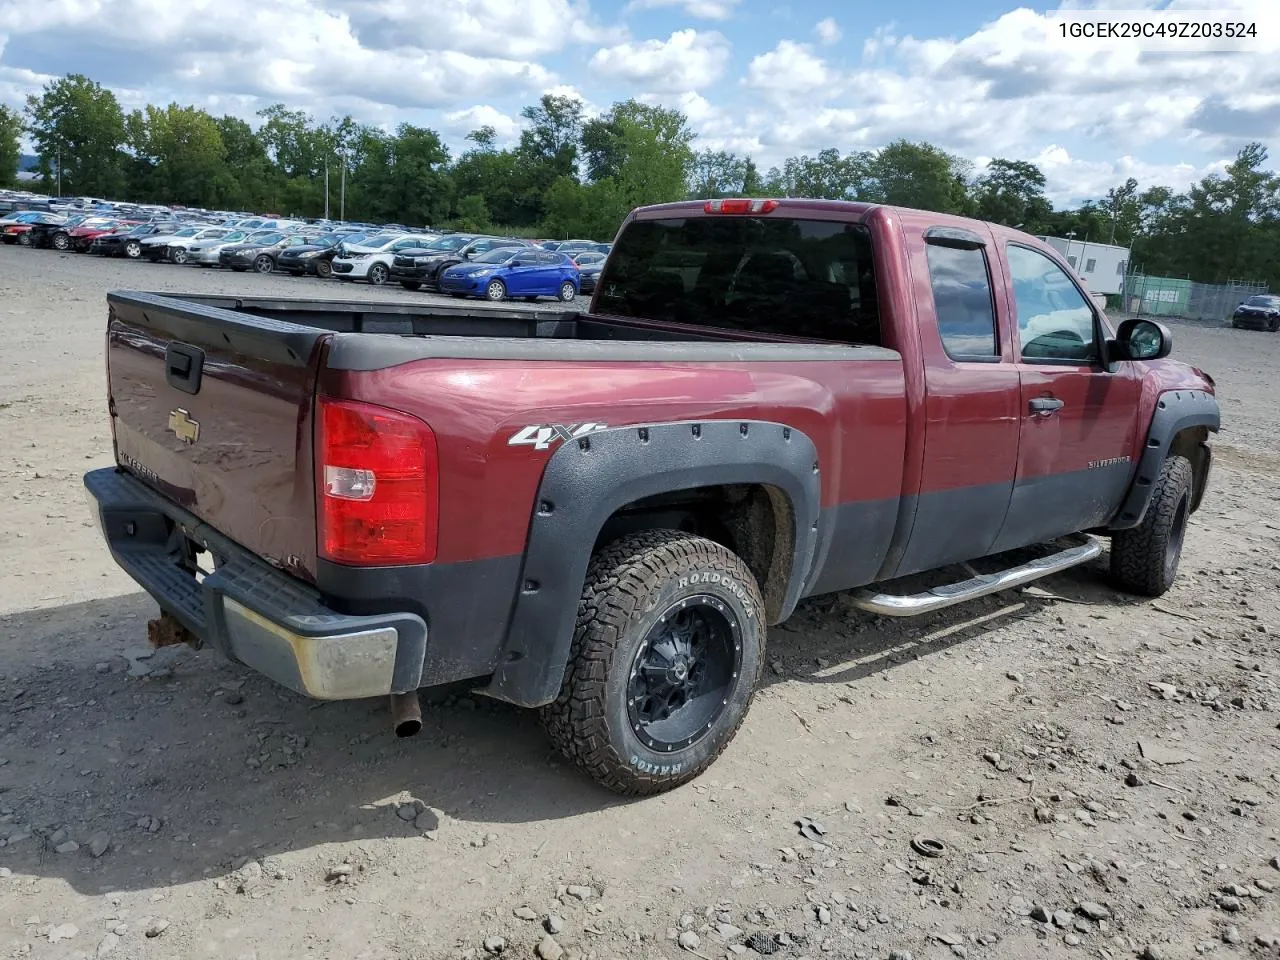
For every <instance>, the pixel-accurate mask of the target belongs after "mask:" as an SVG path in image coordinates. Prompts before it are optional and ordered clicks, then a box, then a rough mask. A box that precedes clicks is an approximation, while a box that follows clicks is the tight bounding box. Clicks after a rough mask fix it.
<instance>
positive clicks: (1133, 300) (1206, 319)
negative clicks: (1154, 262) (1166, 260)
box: [1120, 273, 1269, 323]
mask: <svg viewBox="0 0 1280 960" xmlns="http://www.w3.org/2000/svg"><path fill="white" fill-rule="evenodd" d="M1268 292H1269V290H1268V288H1267V285H1266V284H1265V283H1259V282H1256V281H1252V280H1229V281H1227V282H1226V283H1197V282H1196V281H1194V280H1179V279H1177V278H1175V277H1149V276H1146V275H1144V274H1133V273H1131V274H1129V275H1127V276H1126V277H1125V278H1124V293H1123V295H1122V298H1121V304H1120V309H1121V311H1122V312H1123V313H1124V314H1126V315H1128V316H1133V317H1141V316H1146V317H1176V318H1178V319H1180V320H1194V321H1198V322H1201V323H1224V322H1226V321H1227V320H1229V319H1230V318H1231V315H1232V314H1233V313H1235V309H1236V307H1238V306H1240V303H1241V302H1242V301H1243V300H1245V299H1246V298H1248V297H1252V296H1256V295H1257V294H1260V293H1268Z"/></svg>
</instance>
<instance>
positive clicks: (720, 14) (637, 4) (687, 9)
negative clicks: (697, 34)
mask: <svg viewBox="0 0 1280 960" xmlns="http://www.w3.org/2000/svg"><path fill="white" fill-rule="evenodd" d="M739 2H740V0H631V3H629V4H628V5H627V11H628V12H630V11H632V10H661V9H665V8H669V7H678V8H680V9H681V10H682V11H683V12H684V13H685V14H687V15H688V16H690V17H697V18H699V19H701V20H728V19H729V18H730V17H731V16H732V15H733V10H734V8H735V7H736V6H737V5H738V3H739Z"/></svg>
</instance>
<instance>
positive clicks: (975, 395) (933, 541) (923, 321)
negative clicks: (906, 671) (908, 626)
mask: <svg viewBox="0 0 1280 960" xmlns="http://www.w3.org/2000/svg"><path fill="white" fill-rule="evenodd" d="M922 226H923V227H924V229H920V228H919V227H916V228H914V229H913V227H912V226H910V225H908V226H907V227H906V229H905V233H906V237H905V241H906V245H907V252H908V262H909V264H910V270H911V284H912V301H913V302H914V304H915V309H916V326H917V330H918V334H919V337H920V355H921V358H922V360H923V364H924V381H925V384H924V385H925V396H924V408H923V410H922V411H920V413H915V412H913V413H912V414H911V415H913V416H921V415H922V416H923V419H924V448H923V455H922V456H923V459H922V463H921V472H920V481H919V487H918V492H916V494H915V496H914V497H911V496H910V494H909V493H908V496H907V497H906V498H905V499H904V504H903V507H902V510H901V512H900V514H899V530H900V533H899V538H898V540H897V543H896V544H895V546H897V547H898V558H897V563H896V565H894V564H893V561H894V557H893V556H892V555H891V556H890V558H889V563H887V564H886V566H885V567H884V568H883V569H882V579H883V578H886V577H888V576H904V575H906V574H908V573H915V572H918V571H921V570H928V569H932V568H934V567H940V566H945V565H947V564H950V563H956V562H959V561H962V560H972V559H974V558H975V557H981V556H984V555H985V554H987V553H989V552H991V546H992V543H993V542H994V541H995V538H996V535H997V534H998V533H999V531H1000V527H1001V525H1002V524H1003V523H1004V518H1005V514H1006V513H1007V511H1008V509H1009V500H1010V496H1011V494H1012V491H1013V477H1014V470H1015V467H1016V465H1017V456H1018V426H1019V424H1018V420H1019V416H1018V412H1019V406H1020V402H1021V397H1020V394H1019V383H1018V371H1017V367H1016V355H1015V353H1014V351H1013V345H1012V344H1011V343H1010V342H1009V341H1010V339H1011V338H1010V336H1008V335H1007V334H1004V331H1007V330H1009V329H1011V327H1010V325H1009V324H1008V323H999V322H998V318H1000V317H1002V316H1003V314H1004V313H1005V309H1004V305H1003V303H1002V301H1001V299H998V298H995V297H993V295H992V291H993V290H1003V289H1004V285H1005V284H1004V277H1003V273H1002V269H1001V265H1000V263H999V258H998V257H997V256H996V255H995V254H993V253H992V246H993V244H994V241H995V238H994V236H993V234H992V233H991V232H990V231H989V230H988V229H987V227H985V226H983V225H979V224H970V225H966V226H965V227H956V226H928V224H927V223H926V224H922ZM913 500H914V503H912V501H913ZM912 507H914V511H913V513H914V515H912Z"/></svg>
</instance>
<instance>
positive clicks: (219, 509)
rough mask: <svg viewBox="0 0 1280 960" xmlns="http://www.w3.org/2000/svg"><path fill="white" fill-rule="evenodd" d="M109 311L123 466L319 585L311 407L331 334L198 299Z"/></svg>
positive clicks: (129, 296)
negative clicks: (323, 354) (324, 346)
mask: <svg viewBox="0 0 1280 960" xmlns="http://www.w3.org/2000/svg"><path fill="white" fill-rule="evenodd" d="M107 300H108V303H109V304H110V318H109V321H108V327H107V377H108V384H109V390H110V410H111V416H112V427H113V431H114V435H115V446H116V459H117V462H118V463H119V464H120V465H121V466H122V467H124V469H126V470H128V471H129V472H130V473H132V474H134V475H135V476H136V477H138V479H140V480H142V481H143V482H144V483H146V484H148V485H149V486H151V487H152V488H153V489H155V490H156V491H157V492H159V493H161V494H163V495H164V496H166V497H168V498H169V499H171V500H173V501H174V502H175V503H177V504H179V505H180V506H182V507H184V508H185V509H187V510H188V511H190V512H191V513H193V514H195V515H196V516H197V517H199V518H200V519H201V520H203V521H204V522H205V523H207V524H209V525H210V526H212V527H214V528H215V529H216V530H218V531H220V532H221V533H223V534H225V535H226V536H227V537H229V538H230V539H232V540H234V541H236V542H237V543H239V544H240V545H242V546H243V547H245V548H247V549H248V550H250V551H252V552H253V553H255V554H257V555H258V556H260V557H263V558H264V559H266V560H267V561H268V562H269V563H271V564H273V565H276V566H279V567H281V568H283V569H285V570H288V571H289V572H290V573H293V574H295V575H297V576H301V577H303V578H305V579H308V580H313V579H314V576H315V565H316V517H315V497H314V487H315V479H314V475H313V469H312V429H311V421H312V407H313V402H312V401H313V397H314V392H315V381H316V371H317V369H318V366H319V363H320V355H321V351H322V345H323V342H324V339H325V338H326V336H327V334H326V333H325V332H324V331H322V330H317V329H315V328H309V327H303V326H299V325H297V324H292V323H287V322H282V321H279V320H273V319H269V318H263V317H257V316H251V315H249V314H246V313H238V312H232V311H230V310H225V309H219V308H217V307H213V306H206V305H202V304H200V303H198V302H195V300H194V298H193V299H182V298H173V297H166V296H157V295H154V294H140V293H112V294H109V295H108V298H107Z"/></svg>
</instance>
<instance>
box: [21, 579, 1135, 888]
mask: <svg viewBox="0 0 1280 960" xmlns="http://www.w3.org/2000/svg"><path fill="white" fill-rule="evenodd" d="M1097 581H1098V577H1097V576H1096V575H1095V574H1094V573H1092V572H1091V571H1090V570H1088V569H1086V570H1083V571H1073V572H1072V573H1069V574H1065V575H1060V576H1058V577H1055V578H1054V581H1053V589H1054V591H1055V592H1058V593H1060V594H1063V595H1073V594H1080V595H1081V599H1082V600H1087V599H1088V595H1089V594H1092V593H1097V592H1098V591H1100V590H1102V589H1104V588H1101V587H1099V586H1098V585H1097ZM1108 598H1114V593H1110V592H1108V593H1107V594H1105V595H1104V598H1103V599H1102V600H1100V602H1109V599H1108ZM1022 602H1025V603H1028V604H1031V605H1032V608H1034V605H1038V604H1039V603H1042V602H1043V601H1039V600H1027V601H1022ZM1008 606H1009V599H1008V597H1006V598H1005V599H1004V600H1003V601H1001V600H1000V599H999V598H989V599H987V600H984V601H978V602H977V603H976V604H971V605H969V606H968V607H961V608H954V609H952V610H947V611H942V612H940V613H937V614H934V615H932V616H930V617H928V618H925V620H924V622H921V621H914V622H913V623H912V624H911V625H906V624H903V623H900V622H889V623H881V622H880V621H879V620H878V619H877V618H871V617H869V616H867V615H865V614H861V613H858V614H856V617H855V618H853V619H851V618H850V615H849V614H848V611H849V610H851V609H852V608H851V607H848V605H847V598H846V597H844V596H841V595H837V596H834V597H828V598H819V599H817V600H812V601H808V602H806V604H805V605H804V606H803V607H802V608H801V610H800V611H798V613H797V616H796V617H794V618H793V619H792V621H790V622H789V623H788V624H787V625H785V627H782V628H775V630H774V631H773V632H772V635H771V652H770V658H771V662H775V663H776V662H777V660H779V659H781V660H782V661H783V663H784V665H786V664H789V665H790V666H789V667H787V666H784V668H783V669H782V670H781V671H778V670H774V669H768V668H767V669H766V682H769V683H776V682H779V681H781V680H785V679H799V680H801V681H802V682H824V683H848V682H850V681H853V680H858V679H861V678H865V677H867V676H870V675H871V674H873V673H877V672H879V671H882V670H887V669H892V667H893V666H895V665H896V664H897V663H899V662H902V661H903V660H905V659H907V658H910V657H922V656H926V655H928V654H931V653H934V652H937V651H940V650H943V649H945V648H947V647H949V646H952V645H954V644H957V643H961V642H963V641H964V640H965V639H968V638H970V637H974V636H976V635H979V634H981V632H982V631H983V630H985V629H989V627H988V626H987V624H988V623H989V622H990V620H991V619H992V618H991V617H987V618H985V619H984V617H983V612H984V611H985V612H986V613H988V614H994V615H995V616H997V617H999V616H1005V615H1007V614H1006V613H1004V612H1002V611H1003V609H1004V608H1005V607H1008ZM154 612H155V608H154V606H153V605H152V603H151V601H150V600H149V598H147V597H146V596H145V595H144V594H141V593H137V594H132V595H129V596H124V597H117V598H112V599H108V600H96V601H89V602H83V603H74V604H69V605H66V606H62V607H58V608H53V609H45V610H38V611H27V612H23V613H18V614H15V615H12V616H8V617H3V618H0V638H3V643H2V644H0V717H2V718H3V721H2V725H0V839H4V840H6V845H5V846H3V847H0V865H3V866H6V867H9V868H10V869H11V870H12V871H13V873H14V874H15V875H19V874H26V875H30V876H40V877H58V878H60V879H63V880H65V881H66V882H67V883H68V884H69V885H70V886H71V887H72V888H73V889H75V890H76V891H78V892H81V893H88V894H101V893H106V892H109V891H128V890H137V889H144V888H152V887H157V886H165V885H169V884H174V883H183V882H190V881H195V880H201V879H218V878H220V877H224V876H226V875H227V874H229V873H231V872H232V871H234V870H236V869H238V868H239V867H240V866H241V865H242V864H243V863H244V862H245V861H246V859H247V858H253V859H256V860H259V861H261V860H264V859H267V858H270V857H272V856H273V855H278V854H284V853H290V852H295V851H304V850H311V849H314V848H321V847H323V845H325V844H330V843H350V842H352V841H355V842H358V841H361V840H370V839H379V838H410V837H421V836H423V835H424V833H426V832H427V831H437V832H436V834H435V835H436V836H437V837H438V838H439V840H438V842H440V843H442V844H458V845H463V846H465V845H466V844H468V843H470V841H471V840H474V839H477V838H478V837H480V836H482V835H483V833H484V831H485V830H486V829H487V828H486V826H481V825H482V824H483V825H495V824H499V825H500V824H513V825H520V824H532V823H536V822H538V821H555V820H561V819H566V818H572V817H574V816H576V815H578V814H583V813H591V812H598V811H602V810H606V809H609V808H611V807H615V806H620V805H625V804H626V803H628V802H632V801H626V800H623V799H621V798H618V797H615V796H614V795H613V794H610V793H608V792H606V791H604V790H603V789H601V788H599V787H597V786H596V785H595V784H593V783H592V782H591V781H590V780H588V779H587V778H585V777H584V776H583V775H581V774H580V773H578V772H577V771H576V770H575V769H574V768H572V767H571V766H570V765H568V764H567V763H564V762H562V761H560V759H559V758H558V756H557V755H556V754H555V753H554V751H553V749H552V747H551V745H550V744H549V742H548V741H547V740H546V738H545V737H544V735H543V734H542V732H541V730H540V729H539V725H538V724H537V723H536V722H535V720H534V718H533V717H532V715H531V714H529V713H527V712H524V711H521V710H518V709H515V708H512V707H508V706H506V705H504V704H499V703H496V702H493V701H489V700H486V699H485V698H483V697H478V696H477V697H473V696H467V695H466V694H465V693H463V694H460V695H459V694H457V693H448V692H445V693H442V694H440V695H438V696H432V697H427V696H425V695H424V698H423V699H424V703H423V721H424V728H423V732H422V734H420V735H419V736H418V737H416V738H414V739H411V740H404V741H401V740H397V739H396V738H395V737H394V735H393V734H392V731H391V729H390V718H389V714H388V711H387V707H386V704H385V703H382V702H380V701H359V702H349V703H325V704H319V703H316V702H314V701H310V700H307V699H305V698H303V697H300V696H297V695H294V694H293V693H291V692H289V691H286V690H282V689H280V688H278V687H276V686H275V685H274V684H272V683H270V682H268V681H266V680H264V679H262V678H260V677H258V676H256V675H255V674H252V673H250V672H248V671H247V670H244V669H242V668H240V667H238V666H236V665H233V664H231V663H228V662H226V661H224V660H223V659H222V658H221V657H219V656H218V655H217V654H215V653H212V652H196V651H193V650H190V649H188V648H185V647H179V648H166V649H164V650H161V651H156V652H155V653H154V655H153V656H151V657H149V658H146V659H131V655H134V656H136V654H137V653H145V652H147V651H146V647H145V639H144V638H145V627H146V621H147V619H148V618H149V617H151V616H154ZM1027 612H1030V609H1028V611H1027ZM850 623H853V624H854V625H855V626H856V627H857V628H858V629H857V630H856V632H855V633H854V634H853V637H852V643H850V641H849V637H848V636H847V635H846V634H845V633H842V632H841V630H842V629H843V628H844V627H847V626H848V624H850ZM922 638H923V639H922ZM828 660H830V661H831V662H833V663H835V664H836V666H835V667H834V668H828V669H823V668H822V666H821V664H823V663H826V662H827V661H828ZM815 664H817V665H818V666H815ZM141 671H149V675H147V676H132V675H130V673H131V672H132V673H135V674H136V673H138V672H141ZM413 800H416V801H420V803H421V805H425V807H426V808H427V809H426V810H425V811H424V812H423V813H422V814H421V815H420V816H419V817H418V818H417V820H416V822H410V821H406V820H404V819H402V818H401V817H400V816H399V815H398V812H397V811H398V809H399V808H400V807H401V805H402V804H405V803H406V802H409V801H413ZM63 832H65V836H60V835H59V834H60V833H63ZM95 835H97V836H98V837H100V838H103V837H105V838H109V840H110V848H109V850H108V852H107V853H106V854H105V855H103V856H101V857H100V858H95V857H93V856H92V855H91V853H90V849H89V845H90V842H91V840H93V839H94V837H95ZM68 840H70V841H76V842H78V843H79V844H80V848H79V849H78V850H75V851H69V852H63V853H58V852H56V847H57V846H58V845H59V844H65V843H66V842H67V841H68ZM421 842H424V843H428V842H431V840H430V839H424V840H422V841H421ZM63 849H64V850H67V849H68V848H67V847H65V846H64V848H63ZM339 859H340V857H339Z"/></svg>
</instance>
